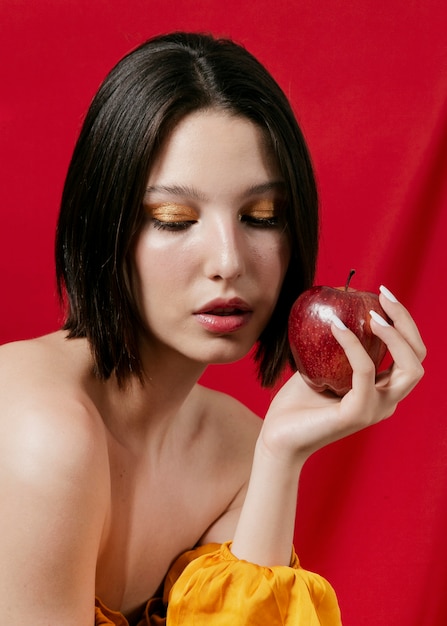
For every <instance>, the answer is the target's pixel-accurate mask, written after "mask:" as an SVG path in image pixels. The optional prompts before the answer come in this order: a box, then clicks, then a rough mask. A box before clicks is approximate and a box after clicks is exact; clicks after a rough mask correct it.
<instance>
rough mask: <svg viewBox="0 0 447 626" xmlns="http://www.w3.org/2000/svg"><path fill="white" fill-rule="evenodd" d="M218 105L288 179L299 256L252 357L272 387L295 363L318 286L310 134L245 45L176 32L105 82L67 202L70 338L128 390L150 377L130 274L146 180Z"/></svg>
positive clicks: (131, 57) (294, 255)
mask: <svg viewBox="0 0 447 626" xmlns="http://www.w3.org/2000/svg"><path fill="white" fill-rule="evenodd" d="M210 108H213V109H220V110H223V111H228V112H229V113H230V114H234V115H238V116H243V117H245V118H247V119H249V120H251V121H252V122H254V123H255V124H257V125H258V126H259V127H260V128H261V129H262V130H263V131H264V133H265V136H266V137H267V139H268V141H269V143H270V146H271V149H272V151H273V154H274V155H275V156H276V160H277V163H278V167H279V169H280V172H281V174H282V176H283V178H284V181H285V186H286V200H287V202H286V204H287V207H286V227H287V230H288V237H289V241H290V246H291V260H290V264H289V267H288V270H287V272H286V276H285V279H284V283H283V286H282V290H281V292H280V295H279V298H278V302H277V305H276V308H275V310H274V312H273V315H272V317H271V319H270V321H269V322H268V324H267V326H266V328H265V329H264V330H263V332H262V334H261V336H260V337H259V341H258V343H257V346H256V351H255V360H256V363H257V367H258V375H259V378H260V381H261V383H262V384H263V385H264V386H272V385H273V384H274V383H275V381H276V380H277V378H278V376H279V374H280V373H281V371H282V369H283V367H284V366H285V365H286V364H287V362H289V363H290V364H291V366H292V368H293V361H292V359H291V354H290V349H289V345H288V339H287V320H288V314H289V311H290V308H291V305H292V303H293V301H294V300H295V299H296V298H297V297H298V295H299V294H300V293H301V292H302V291H304V290H305V289H307V288H309V287H310V286H311V285H312V282H313V280H314V274H315V265H316V256H317V247H318V200H317V192H316V185H315V179H314V175H313V171H312V165H311V161H310V158H309V154H308V150H307V147H306V144H305V141H304V138H303V135H302V132H301V130H300V128H299V126H298V124H297V122H296V119H295V116H294V114H293V111H292V109H291V106H290V104H289V102H288V100H287V98H286V96H285V95H284V93H283V91H282V90H281V88H280V87H279V86H278V84H277V83H276V82H275V80H274V79H273V78H272V77H271V75H270V74H269V73H268V72H267V70H266V69H265V68H264V67H263V66H262V65H261V64H260V63H259V62H258V61H257V60H256V59H255V58H254V57H253V56H252V55H251V54H250V53H249V52H248V51H247V50H245V48H243V47H242V46H240V45H238V44H236V43H234V42H232V41H229V40H226V39H216V38H214V37H212V36H210V35H204V34H199V33H182V32H176V33H172V34H167V35H162V36H158V37H155V38H152V39H150V40H149V41H147V42H146V43H144V44H142V45H141V46H139V47H138V48H137V49H135V50H134V51H132V52H131V53H129V54H128V55H127V56H125V57H124V58H123V59H122V60H121V61H120V62H119V63H118V64H117V65H116V67H115V68H114V69H113V70H112V71H111V72H110V74H109V75H108V76H107V78H106V79H105V81H104V82H103V84H102V85H101V87H100V88H99V90H98V93H97V94H96V96H95V98H94V99H93V102H92V104H91V106H90V108H89V110H88V112H87V115H86V118H85V121H84V124H83V126H82V129H81V132H80V135H79V139H78V141H77V144H76V146H75V149H74V153H73V157H72V160H71V163H70V166H69V169H68V173H67V178H66V182H65V187H64V191H63V195H62V201H61V211H60V215H59V221H58V226H57V233H56V273H57V282H58V291H59V295H60V297H61V299H62V302H63V303H64V304H65V305H66V307H67V317H66V321H65V324H64V329H65V330H68V331H69V332H68V337H69V338H74V337H86V338H87V339H88V341H89V344H90V347H91V350H92V354H93V357H94V362H95V370H96V374H97V375H98V376H99V378H101V379H104V380H106V379H108V378H109V377H110V376H111V375H112V374H113V373H114V374H115V375H116V377H117V380H118V382H119V383H120V384H121V385H122V384H124V383H125V381H126V380H129V377H131V376H137V377H138V378H139V379H140V380H143V378H144V372H143V368H142V363H141V359H140V355H139V347H138V346H139V340H138V338H139V336H140V334H141V331H142V329H143V324H142V321H141V319H140V317H139V314H138V309H137V306H136V304H135V298H134V294H133V293H132V289H131V280H130V276H131V256H132V248H133V243H134V241H135V237H136V235H137V233H138V232H139V229H140V226H141V224H142V220H143V211H142V200H143V196H144V193H145V187H146V184H147V178H148V173H149V171H150V169H151V165H152V164H153V163H154V159H156V158H157V154H158V153H159V149H160V146H161V145H162V143H163V141H164V140H165V138H166V137H167V135H168V134H169V132H170V131H171V130H172V129H173V128H174V127H175V125H176V124H177V123H178V122H179V121H180V120H181V119H182V118H184V117H185V116H186V115H188V114H189V113H192V112H194V111H198V110H206V109H210Z"/></svg>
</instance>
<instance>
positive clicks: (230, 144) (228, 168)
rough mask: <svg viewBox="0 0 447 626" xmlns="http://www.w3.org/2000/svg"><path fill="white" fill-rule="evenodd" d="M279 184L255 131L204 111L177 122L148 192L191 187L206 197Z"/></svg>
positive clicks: (242, 121) (239, 120)
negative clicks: (223, 191)
mask: <svg viewBox="0 0 447 626" xmlns="http://www.w3.org/2000/svg"><path fill="white" fill-rule="evenodd" d="M279 179H281V176H280V172H279V168H278V165H277V163H276V159H275V156H274V154H273V151H272V149H271V147H270V143H269V141H268V139H267V137H266V133H265V131H264V130H263V129H261V128H260V127H259V126H257V125H256V124H254V123H253V122H252V121H250V120H248V119H247V118H245V117H242V116H238V115H234V114H230V113H228V112H225V111H221V110H214V109H211V110H205V111H197V112H194V113H191V114H190V115H188V116H186V117H185V118H183V119H182V120H181V121H180V122H179V123H178V124H177V126H175V127H174V129H173V130H172V131H171V133H170V134H169V135H168V137H167V138H166V140H165V141H164V143H163V145H162V146H161V149H160V151H159V153H158V155H157V158H156V159H155V162H154V163H153V166H152V168H151V171H150V174H149V180H148V186H149V187H153V186H159V185H165V186H169V185H177V186H180V185H185V186H191V185H192V186H197V187H198V188H200V189H203V190H204V191H206V192H209V191H211V190H213V189H215V190H216V191H217V189H219V188H222V187H223V186H225V185H231V186H232V187H233V188H236V187H238V186H244V185H245V186H253V185H260V184H262V183H266V182H269V181H271V180H279Z"/></svg>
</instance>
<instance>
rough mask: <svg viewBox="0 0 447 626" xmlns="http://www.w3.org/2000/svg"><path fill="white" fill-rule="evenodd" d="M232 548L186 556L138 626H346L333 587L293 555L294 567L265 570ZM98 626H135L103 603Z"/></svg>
mask: <svg viewBox="0 0 447 626" xmlns="http://www.w3.org/2000/svg"><path fill="white" fill-rule="evenodd" d="M230 545H231V542H227V543H224V544H222V545H218V544H209V545H207V546H201V547H199V548H195V549H194V550H190V551H188V552H185V553H184V554H182V555H181V556H180V557H179V558H178V559H177V560H176V561H175V562H174V564H173V565H172V567H171V568H170V570H169V572H168V574H167V576H166V578H165V582H164V587H163V596H162V597H156V598H152V599H151V600H149V602H148V603H147V605H146V608H145V610H144V614H143V615H142V616H141V620H140V621H139V622H138V626H165V625H166V626H210V624H212V626H228V625H229V624H235V625H239V624H240V625H244V626H263V625H264V624H265V625H266V626H292V625H293V626H340V625H341V618H340V610H339V607H338V602H337V598H336V595H335V592H334V590H333V588H332V587H331V585H330V584H329V583H328V582H327V581H326V580H325V579H324V578H322V577H321V576H319V575H318V574H314V573H312V572H308V571H307V570H304V569H303V568H302V567H301V566H300V564H299V561H298V558H297V556H296V554H295V552H293V554H292V560H291V564H290V567H285V566H278V567H261V566H259V565H255V564H253V563H249V562H247V561H241V560H239V559H237V558H236V557H235V556H234V555H233V554H232V553H231V551H230ZM95 612H96V613H95V617H96V621H95V626H129V624H128V621H127V620H126V618H125V617H124V616H123V615H122V614H121V613H118V612H116V611H111V610H110V609H108V608H107V607H105V606H104V605H103V604H102V603H101V601H100V600H99V599H97V601H96V607H95Z"/></svg>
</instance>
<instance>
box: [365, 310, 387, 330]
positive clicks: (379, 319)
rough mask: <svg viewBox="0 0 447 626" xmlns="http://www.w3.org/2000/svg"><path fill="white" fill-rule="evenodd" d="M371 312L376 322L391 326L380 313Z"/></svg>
mask: <svg viewBox="0 0 447 626" xmlns="http://www.w3.org/2000/svg"><path fill="white" fill-rule="evenodd" d="M369 314H370V315H371V317H372V318H373V320H374V321H375V322H377V323H378V324H380V325H381V326H389V324H388V322H387V321H386V320H385V319H383V317H382V316H381V315H379V314H378V313H376V311H372V310H371V311H370V312H369Z"/></svg>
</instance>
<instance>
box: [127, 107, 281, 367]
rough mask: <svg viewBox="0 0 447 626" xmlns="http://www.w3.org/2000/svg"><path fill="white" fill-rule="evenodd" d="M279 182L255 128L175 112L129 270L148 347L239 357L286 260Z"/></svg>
mask: <svg viewBox="0 0 447 626" xmlns="http://www.w3.org/2000/svg"><path fill="white" fill-rule="evenodd" d="M284 200H285V199H284V184H283V180H282V179H281V176H280V173H279V170H278V168H277V166H276V163H275V161H274V159H273V157H272V155H271V152H270V151H269V149H268V146H267V142H266V141H265V139H264V135H263V133H262V131H261V130H260V129H259V128H258V127H257V126H256V125H254V124H253V123H252V122H250V121H249V120H247V119H246V118H243V117H237V116H234V115H230V114H228V113H225V112H222V111H218V110H208V111H199V112H195V113H192V114H190V115H189V116H187V117H186V118H184V119H183V120H182V121H181V122H180V123H179V124H178V125H177V126H176V127H175V129H174V130H173V132H172V133H171V134H170V136H169V137H168V139H167V140H166V142H165V144H164V145H163V146H162V149H161V151H160V153H159V155H158V159H157V160H156V162H155V164H154V166H153V167H152V170H151V172H150V176H149V179H148V182H147V190H146V194H145V197H144V202H143V207H144V211H145V214H146V219H145V223H144V225H143V228H142V230H141V232H140V234H139V237H138V239H137V243H136V248H135V257H134V264H135V267H134V275H135V286H136V295H137V301H138V304H139V307H140V314H141V316H142V319H143V321H144V323H145V325H146V327H147V329H149V332H148V333H147V340H148V342H149V345H150V347H151V353H152V350H156V351H157V350H159V351H160V350H174V351H176V352H178V353H181V354H182V355H183V356H185V357H187V358H189V359H192V360H194V361H197V362H200V363H202V364H207V363H224V362H231V361H234V360H237V359H239V358H241V357H242V356H244V355H245V354H246V353H247V352H248V351H249V350H250V348H251V347H252V346H253V344H254V343H255V342H256V340H257V339H258V337H259V335H260V333H261V331H262V330H263V328H264V327H265V325H266V323H267V321H268V320H269V318H270V316H271V314H272V312H273V309H274V308H275V305H276V301H277V298H278V295H279V292H280V289H281V285H282V282H283V279H284V275H285V272H286V269H287V265H288V262H289V257H290V254H289V243H288V238H287V235H286V233H285V225H284V214H283V210H284Z"/></svg>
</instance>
